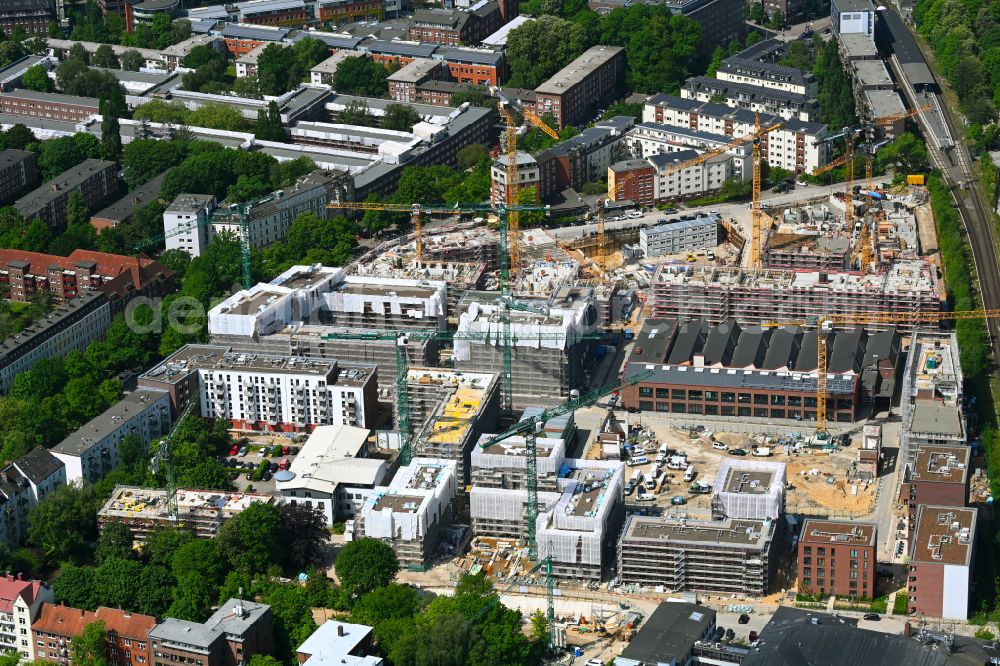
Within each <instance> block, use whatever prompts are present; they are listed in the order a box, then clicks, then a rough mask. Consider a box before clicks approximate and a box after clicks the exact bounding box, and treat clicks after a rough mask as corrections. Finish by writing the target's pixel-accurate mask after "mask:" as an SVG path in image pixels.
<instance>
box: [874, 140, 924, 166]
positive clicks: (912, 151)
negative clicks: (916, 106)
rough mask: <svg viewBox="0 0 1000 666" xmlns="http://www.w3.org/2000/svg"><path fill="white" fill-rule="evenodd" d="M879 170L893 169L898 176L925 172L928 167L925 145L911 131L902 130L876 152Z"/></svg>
mask: <svg viewBox="0 0 1000 666" xmlns="http://www.w3.org/2000/svg"><path fill="white" fill-rule="evenodd" d="M875 159H876V162H877V165H878V168H879V171H882V172H883V173H884V172H886V171H890V170H891V171H895V172H896V173H897V174H898V176H899V177H902V176H904V175H906V174H908V173H925V172H926V171H927V170H928V169H929V168H930V158H929V156H928V154H927V147H926V146H925V145H924V143H923V142H922V141H921V140H920V139H918V138H917V136H916V135H914V134H913V133H911V132H904V133H902V134H900V135H899V136H898V137H896V138H895V139H894V140H893V141H892V143H890V144H888V145H887V146H883V147H882V149H881V150H880V151H879V152H878V153H877V154H876V158H875Z"/></svg>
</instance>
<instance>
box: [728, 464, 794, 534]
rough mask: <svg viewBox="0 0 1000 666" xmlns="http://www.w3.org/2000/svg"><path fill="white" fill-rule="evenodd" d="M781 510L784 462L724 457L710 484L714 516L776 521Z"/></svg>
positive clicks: (783, 503)
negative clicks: (713, 481)
mask: <svg viewBox="0 0 1000 666" xmlns="http://www.w3.org/2000/svg"><path fill="white" fill-rule="evenodd" d="M784 511H785V463H773V462H762V461H757V460H739V461H734V460H732V459H730V458H726V459H724V460H723V461H722V465H721V466H720V467H719V473H718V474H717V475H716V477H715V485H714V486H712V516H713V518H716V519H721V518H733V519H739V520H744V519H749V520H776V519H778V518H780V517H781V515H782V514H783V513H784Z"/></svg>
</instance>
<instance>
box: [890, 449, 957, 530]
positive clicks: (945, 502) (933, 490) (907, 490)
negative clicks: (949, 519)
mask: <svg viewBox="0 0 1000 666" xmlns="http://www.w3.org/2000/svg"><path fill="white" fill-rule="evenodd" d="M971 460H972V450H971V449H970V448H969V447H968V446H964V445H962V446H948V445H944V444H921V445H920V446H918V447H917V448H916V454H915V455H914V458H913V464H912V465H907V466H906V467H905V468H904V471H903V480H902V483H900V486H899V501H900V502H903V503H904V504H906V506H907V509H908V513H909V515H908V519H907V532H908V536H910V537H912V535H913V530H914V529H915V528H916V525H917V511H918V509H919V506H920V505H921V504H932V505H934V506H955V507H963V506H965V505H966V504H968V499H969V467H970V463H971Z"/></svg>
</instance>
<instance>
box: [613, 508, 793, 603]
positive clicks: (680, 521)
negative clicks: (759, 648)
mask: <svg viewBox="0 0 1000 666" xmlns="http://www.w3.org/2000/svg"><path fill="white" fill-rule="evenodd" d="M774 539H775V521H773V520H746V519H735V518H725V519H723V520H692V519H685V518H674V517H661V518H652V517H646V516H629V517H628V518H627V519H626V520H625V528H624V530H623V531H622V535H621V540H620V542H619V545H618V575H619V578H620V580H621V582H622V583H623V584H626V585H640V586H642V587H647V588H660V587H662V588H663V589H664V590H665V591H667V592H687V591H694V592H704V593H710V594H721V595H741V596H753V597H762V596H765V595H767V594H768V593H769V592H770V591H771V586H770V584H771V576H772V574H773V570H774V564H775V562H774V559H773V558H772V556H771V550H772V547H773V545H774Z"/></svg>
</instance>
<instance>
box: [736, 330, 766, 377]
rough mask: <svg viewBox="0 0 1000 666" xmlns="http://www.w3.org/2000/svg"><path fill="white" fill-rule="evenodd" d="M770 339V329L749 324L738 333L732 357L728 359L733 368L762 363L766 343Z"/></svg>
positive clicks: (758, 365)
mask: <svg viewBox="0 0 1000 666" xmlns="http://www.w3.org/2000/svg"><path fill="white" fill-rule="evenodd" d="M770 340H771V331H769V330H764V329H763V328H761V327H760V326H750V327H748V328H745V329H743V332H742V333H740V340H739V342H738V343H736V349H735V350H734V351H733V357H732V358H731V359H730V360H729V365H730V367H733V368H750V367H753V368H758V367H760V366H761V364H763V363H764V355H765V354H766V353H767V345H768V342H770Z"/></svg>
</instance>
